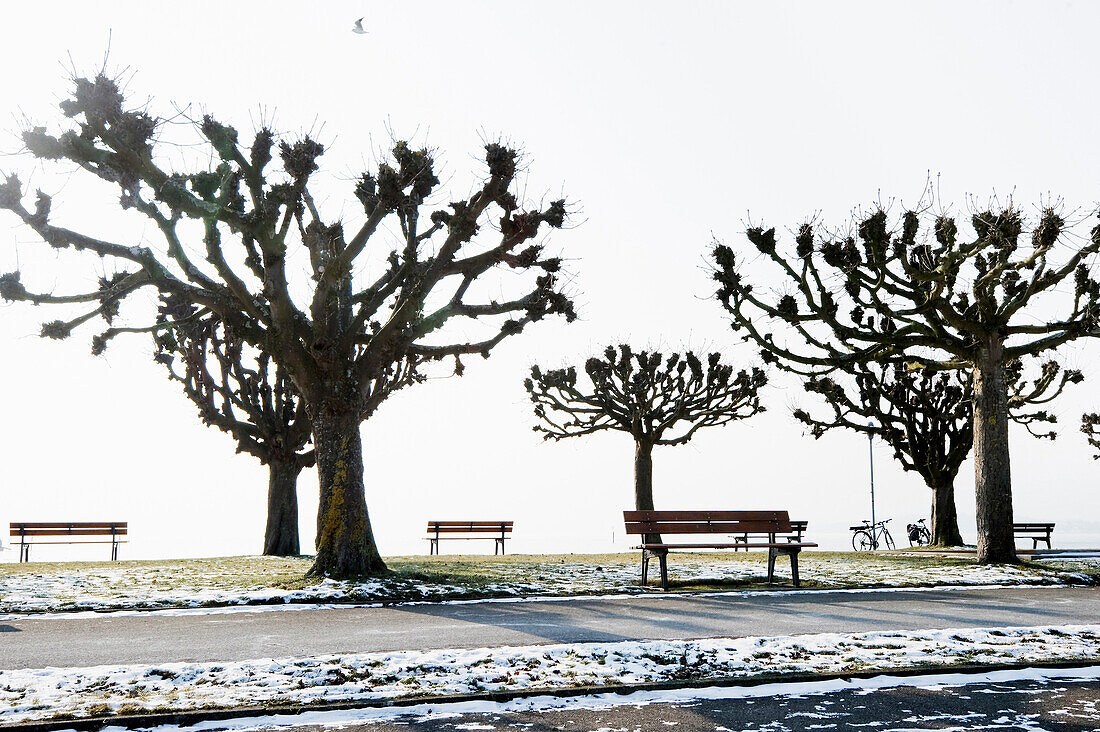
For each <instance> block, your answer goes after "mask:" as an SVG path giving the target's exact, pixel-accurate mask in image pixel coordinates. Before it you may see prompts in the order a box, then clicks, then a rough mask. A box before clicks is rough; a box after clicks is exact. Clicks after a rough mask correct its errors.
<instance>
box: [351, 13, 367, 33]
mask: <svg viewBox="0 0 1100 732" xmlns="http://www.w3.org/2000/svg"><path fill="white" fill-rule="evenodd" d="M363 17H366V16H363ZM351 32H352V33H367V32H368V31H367V30H366V29H365V28H363V18H360V19H359V20H357V21H355V25H353V26H352V27H351Z"/></svg>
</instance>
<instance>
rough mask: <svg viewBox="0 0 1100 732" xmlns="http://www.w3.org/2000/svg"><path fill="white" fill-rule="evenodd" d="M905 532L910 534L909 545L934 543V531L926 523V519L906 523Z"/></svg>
mask: <svg viewBox="0 0 1100 732" xmlns="http://www.w3.org/2000/svg"><path fill="white" fill-rule="evenodd" d="M905 533H906V534H908V536H909V546H928V545H929V544H931V543H932V533H931V532H930V531H929V530H928V527H927V526H925V525H924V519H920V520H919V521H917V523H915V524H906V525H905Z"/></svg>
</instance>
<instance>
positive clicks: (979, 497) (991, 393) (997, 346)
mask: <svg viewBox="0 0 1100 732" xmlns="http://www.w3.org/2000/svg"><path fill="white" fill-rule="evenodd" d="M974 489H975V500H976V503H977V514H978V561H979V562H980V563H982V564H993V563H1006V564H1015V563H1017V562H1019V559H1017V557H1016V544H1015V540H1014V538H1013V535H1012V474H1011V471H1010V469H1009V455H1008V392H1007V390H1006V388H1005V368H1004V343H1003V341H1002V340H1001V337H1000V336H998V335H993V336H990V337H989V339H988V340H987V341H986V342H985V343H984V344H982V345H981V347H980V349H979V352H978V359H977V361H976V362H975V364H974Z"/></svg>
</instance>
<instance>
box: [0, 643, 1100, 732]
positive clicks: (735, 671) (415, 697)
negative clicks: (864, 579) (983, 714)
mask: <svg viewBox="0 0 1100 732" xmlns="http://www.w3.org/2000/svg"><path fill="white" fill-rule="evenodd" d="M1097 661H1100V625H1065V626H1040V627H1017V628H1003V629H996V630H990V629H982V628H976V629H973V628H972V629H948V630H925V631H906V632H881V631H880V632H871V633H817V634H811V635H799V636H780V637H770V638H767V637H748V638H711V639H701V640H689V641H617V642H610V643H578V644H557V645H540V646H514V647H502V648H480V649H473V650H455V649H448V650H433V651H401V652H390V653H363V654H346V655H343V656H339V655H325V656H316V657H308V658H287V659H256V660H251V661H242V662H234V663H222V664H218V663H208V662H204V663H168V664H160V665H154V664H135V665H110V666H93V667H88V668H47V669H22V670H11V671H0V724H3V725H5V726H7V725H12V724H26V723H29V722H34V721H45V720H50V719H70V720H71V719H79V718H89V717H105V716H108V715H127V716H129V715H140V716H146V715H150V714H155V713H164V712H195V711H200V710H234V711H233V712H232V714H244V713H250V712H251V713H255V712H256V711H257V708H260V709H265V708H270V707H275V706H278V707H282V708H287V707H290V708H302V707H317V706H319V705H333V704H340V705H345V704H346V705H358V706H367V705H378V704H388V703H393V702H395V701H397V700H402V702H401V703H420V702H423V701H424V700H425V698H428V697H430V698H435V699H439V698H445V697H446V698H454V697H471V696H477V697H478V698H480V697H482V696H484V695H486V694H496V695H501V694H503V695H509V696H520V695H524V696H530V695H536V694H552V695H553V694H562V693H574V694H575V693H577V691H576V689H577V688H578V687H581V688H583V689H584V690H585V691H584V693H592V689H595V688H600V689H604V688H608V689H610V688H621V687H624V686H628V687H636V688H641V687H648V686H652V685H663V684H674V685H677V684H678V685H683V686H699V685H714V684H716V683H741V684H744V683H748V682H751V681H752V680H753V679H755V680H756V683H761V682H763V681H765V680H766V681H775V680H778V679H781V678H782V679H805V678H810V677H812V678H819V677H822V676H829V677H835V678H840V677H850V676H852V675H856V674H881V673H890V672H899V671H903V670H905V671H921V670H924V671H927V670H930V669H932V668H936V669H945V668H950V667H974V666H982V667H986V666H995V667H1008V666H1020V665H1027V666H1033V665H1039V664H1074V665H1082V664H1092V663H1096V662H1097ZM70 726H71V725H70Z"/></svg>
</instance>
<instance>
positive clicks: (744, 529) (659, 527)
mask: <svg viewBox="0 0 1100 732" xmlns="http://www.w3.org/2000/svg"><path fill="white" fill-rule="evenodd" d="M793 530H794V529H793V528H792V527H791V522H790V521H739V522H734V521H725V522H721V523H719V522H714V523H709V524H707V523H688V522H683V523H680V522H670V521H639V522H633V521H631V522H627V524H626V533H628V534H771V533H785V532H789V531H793Z"/></svg>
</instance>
